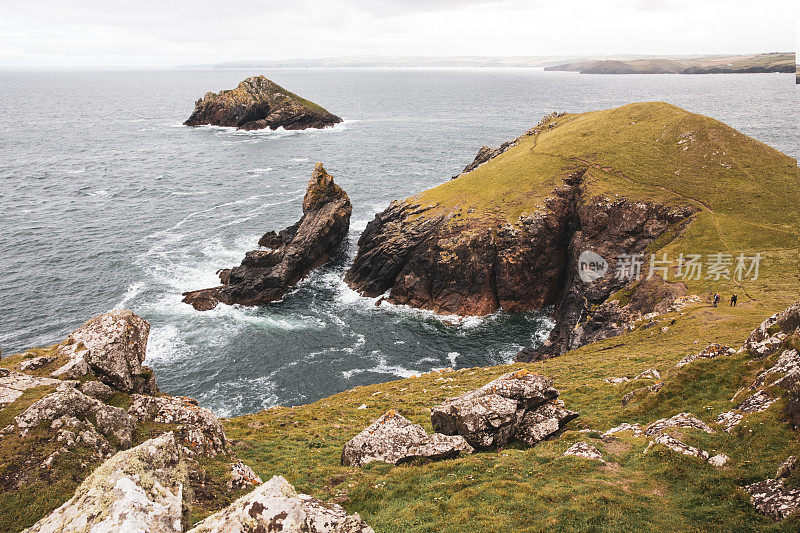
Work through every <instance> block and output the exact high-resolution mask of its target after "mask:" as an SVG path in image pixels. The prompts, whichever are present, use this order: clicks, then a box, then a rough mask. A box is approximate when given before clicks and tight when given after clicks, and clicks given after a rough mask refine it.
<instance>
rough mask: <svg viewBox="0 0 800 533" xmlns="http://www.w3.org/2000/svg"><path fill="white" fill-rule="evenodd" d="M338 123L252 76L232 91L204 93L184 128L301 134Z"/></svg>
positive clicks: (312, 105)
mask: <svg viewBox="0 0 800 533" xmlns="http://www.w3.org/2000/svg"><path fill="white" fill-rule="evenodd" d="M341 121H342V119H341V118H339V117H337V116H336V115H334V114H332V113H330V112H328V111H327V110H326V109H324V108H322V107H320V106H319V105H317V104H315V103H314V102H310V101H308V100H306V99H304V98H301V97H300V96H297V95H296V94H294V93H291V92H289V91H287V90H286V89H284V88H283V87H281V86H280V85H278V84H277V83H275V82H273V81H271V80H268V79H267V78H265V77H264V76H253V77H251V78H247V79H246V80H244V81H242V82H241V83H240V84H239V85H238V86H237V87H236V88H235V89H230V90H225V91H220V92H218V93H211V92H209V93H206V95H205V96H204V97H203V98H201V99H199V100H197V102H196V103H195V106H194V112H193V113H192V116H191V117H189V119H188V120H187V121H186V122H184V124H185V125H186V126H203V125H209V124H210V125H214V126H228V127H233V128H238V129H241V130H261V129H265V128H270V129H272V130H276V129H278V128H284V129H287V130H304V129H307V128H326V127H328V126H333V125H335V124H338V123H340V122H341Z"/></svg>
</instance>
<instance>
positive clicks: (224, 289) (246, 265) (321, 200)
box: [183, 163, 353, 311]
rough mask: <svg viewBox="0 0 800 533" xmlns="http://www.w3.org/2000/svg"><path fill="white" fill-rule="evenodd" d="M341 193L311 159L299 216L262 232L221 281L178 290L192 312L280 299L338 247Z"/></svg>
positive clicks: (344, 208)
mask: <svg viewBox="0 0 800 533" xmlns="http://www.w3.org/2000/svg"><path fill="white" fill-rule="evenodd" d="M352 210H353V208H352V206H351V205H350V198H349V197H348V196H347V193H346V192H345V191H344V190H343V189H342V188H341V187H339V186H338V185H336V184H335V183H334V182H333V178H332V177H331V176H330V175H329V174H328V173H327V172H325V169H324V168H323V166H322V163H317V165H316V167H315V168H314V174H313V176H312V177H311V180H310V181H309V182H308V189H307V190H306V194H305V198H304V199H303V216H302V218H301V219H300V220H299V221H298V222H297V223H296V224H294V225H293V226H291V227H289V228H286V229H285V230H283V231H281V232H280V233H275V232H274V231H272V232H269V233H267V234H265V235H264V236H263V237H262V238H261V240H259V243H258V244H259V246H263V247H265V248H267V249H259V250H253V251H251V252H247V254H246V256H245V258H244V260H243V261H242V264H241V265H240V266H238V267H235V268H233V269H225V270H222V271H221V272H220V280H221V281H222V283H223V285H221V286H219V287H214V288H211V289H202V290H199V291H191V292H186V293H183V296H184V298H183V301H184V302H185V303H188V304H191V305H192V306H193V307H194V308H195V309H197V310H198V311H207V310H210V309H213V308H214V307H216V306H217V304H218V303H219V302H222V303H225V304H229V305H232V304H241V305H260V304H264V303H267V302H272V301H275V300H279V299H281V298H282V297H283V296H284V294H286V291H287V290H288V289H289V288H290V287H291V286H293V285H295V284H296V283H297V282H298V281H300V280H301V279H302V278H303V277H305V276H306V274H308V273H309V272H310V271H311V270H312V269H314V268H316V267H318V266H320V265H322V264H323V263H325V262H326V261H327V260H328V259H330V258H331V257H333V255H334V254H335V253H336V252H337V251H338V250H339V248H340V247H341V244H342V242H343V241H344V239H345V237H346V236H347V231H348V229H349V228H350V214H351V213H352Z"/></svg>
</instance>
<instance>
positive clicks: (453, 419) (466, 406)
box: [431, 370, 578, 449]
mask: <svg viewBox="0 0 800 533" xmlns="http://www.w3.org/2000/svg"><path fill="white" fill-rule="evenodd" d="M556 398H558V391H557V390H556V389H554V388H553V381H552V380H551V379H549V378H546V377H544V376H542V375H539V374H535V373H531V372H528V371H527V370H518V371H515V372H510V373H508V374H505V375H503V376H500V377H499V378H497V379H495V380H494V381H492V382H490V383H487V384H486V385H484V386H483V387H481V388H479V389H476V390H474V391H470V392H468V393H466V394H463V395H461V396H459V397H457V398H453V399H451V400H448V401H447V402H445V403H443V404H441V405H437V406H435V407H434V408H433V409H431V423H432V424H433V428H434V429H435V430H436V431H437V432H439V433H443V434H445V435H461V436H463V437H464V438H465V439H466V440H467V442H468V443H469V444H470V445H471V446H473V447H475V448H480V449H488V448H497V447H501V446H505V445H506V444H507V443H508V442H510V441H511V440H513V439H514V438H518V439H519V440H521V441H523V442H526V443H528V444H531V445H532V444H535V443H537V442H539V441H540V440H542V439H544V438H546V437H548V436H550V435H552V434H553V433H555V432H557V431H558V430H559V429H561V428H562V427H563V426H564V424H566V423H567V422H569V421H570V420H572V419H573V418H575V417H576V416H578V413H575V412H573V411H567V410H566V409H564V408H563V404H562V403H559V402H556V401H555V400H556Z"/></svg>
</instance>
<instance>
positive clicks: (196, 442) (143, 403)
mask: <svg viewBox="0 0 800 533" xmlns="http://www.w3.org/2000/svg"><path fill="white" fill-rule="evenodd" d="M128 413H130V414H131V415H132V416H134V417H135V418H136V419H137V420H138V421H139V422H147V421H150V422H157V423H160V424H180V425H179V426H178V427H177V428H176V429H175V433H176V434H177V440H178V442H179V443H180V444H181V445H182V446H183V447H184V448H185V451H186V453H187V454H188V455H190V456H193V455H195V454H200V455H204V456H207V457H214V456H216V455H218V454H220V453H227V451H228V439H227V438H226V437H225V429H224V428H223V427H222V423H221V422H220V421H219V418H217V415H215V414H214V413H213V412H211V411H209V410H208V409H205V408H203V407H200V405H199V404H198V403H197V401H196V400H193V399H192V398H186V397H182V396H180V397H173V396H144V395H139V394H135V395H134V396H133V402H132V403H131V406H130V408H129V409H128Z"/></svg>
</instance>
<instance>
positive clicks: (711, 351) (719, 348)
mask: <svg viewBox="0 0 800 533" xmlns="http://www.w3.org/2000/svg"><path fill="white" fill-rule="evenodd" d="M734 353H735V350H734V349H733V348H731V347H730V346H723V345H721V344H717V343H712V344H709V345H708V346H706V347H705V348H704V349H703V351H702V352H700V353H696V354H691V355H687V356H686V357H684V358H683V359H681V360H680V361H678V363H677V364H676V365H675V366H676V367H677V368H681V367H683V366H686V365H688V364H689V363H693V362H694V361H697V360H698V359H714V358H716V357H720V356H730V355H733V354H734Z"/></svg>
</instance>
